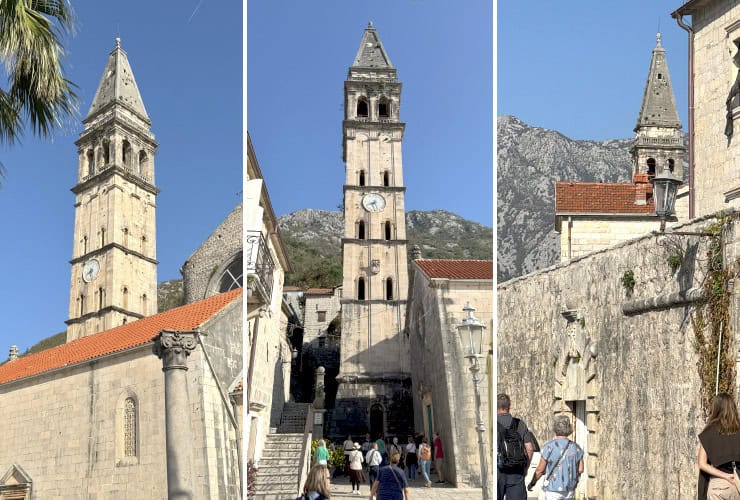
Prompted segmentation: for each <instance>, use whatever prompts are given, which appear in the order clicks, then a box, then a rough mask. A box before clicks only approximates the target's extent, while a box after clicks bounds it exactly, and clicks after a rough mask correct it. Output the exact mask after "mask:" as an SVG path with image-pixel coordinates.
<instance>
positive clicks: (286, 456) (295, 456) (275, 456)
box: [260, 450, 303, 465]
mask: <svg viewBox="0 0 740 500" xmlns="http://www.w3.org/2000/svg"><path fill="white" fill-rule="evenodd" d="M301 455H303V453H302V452H298V451H297V450H296V453H290V452H287V451H280V452H277V451H274V452H272V453H270V454H263V455H262V458H260V465H261V464H267V465H269V464H271V463H272V461H274V460H293V463H296V464H297V463H298V462H300V461H301Z"/></svg>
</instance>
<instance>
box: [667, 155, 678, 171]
mask: <svg viewBox="0 0 740 500" xmlns="http://www.w3.org/2000/svg"><path fill="white" fill-rule="evenodd" d="M674 168H676V162H675V161H674V160H673V158H668V170H670V171H671V172H673V169H674Z"/></svg>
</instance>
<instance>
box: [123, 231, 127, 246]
mask: <svg viewBox="0 0 740 500" xmlns="http://www.w3.org/2000/svg"><path fill="white" fill-rule="evenodd" d="M123 246H125V247H127V246H128V228H127V227H124V228H123Z"/></svg>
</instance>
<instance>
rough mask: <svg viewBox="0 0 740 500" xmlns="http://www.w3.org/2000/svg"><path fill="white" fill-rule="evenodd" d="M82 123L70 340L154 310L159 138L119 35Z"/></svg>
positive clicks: (155, 298) (128, 320)
mask: <svg viewBox="0 0 740 500" xmlns="http://www.w3.org/2000/svg"><path fill="white" fill-rule="evenodd" d="M82 123H83V125H84V130H83V131H82V133H81V134H80V137H79V139H78V140H77V142H75V145H76V146H77V148H78V149H77V153H78V166H77V185H76V186H75V187H73V188H72V192H73V193H74V194H75V205H74V206H75V226H74V243H73V246H72V260H71V261H70V263H71V264H72V278H71V286H70V296H69V319H68V320H67V321H66V323H67V342H70V341H72V340H75V339H78V338H80V337H85V336H87V335H92V334H94V333H97V332H100V331H104V330H108V329H110V328H114V327H116V326H120V325H122V324H124V323H127V322H131V321H135V320H137V319H139V318H142V317H144V316H149V315H151V314H155V313H156V312H157V260H156V232H155V218H154V215H155V208H156V203H155V199H156V196H157V193H159V190H158V189H157V188H156V187H155V186H154V154H155V151H156V149H157V142H156V141H155V140H154V134H152V133H151V131H150V127H151V121H150V120H149V116H148V115H147V112H146V109H145V108H144V103H143V101H142V100H141V95H140V94H139V89H138V87H137V86H136V80H134V75H133V73H132V71H131V66H130V64H129V62H128V57H127V56H126V53H125V52H124V51H123V49H121V43H120V39H116V46H115V48H114V49H113V51H112V52H111V53H110V56H109V58H108V64H107V65H106V67H105V71H104V72H103V77H102V78H101V80H100V85H99V86H98V90H97V92H96V93H95V97H94V98H93V102H92V105H91V106H90V110H89V111H88V113H87V117H86V118H85V119H84V120H83V122H82Z"/></svg>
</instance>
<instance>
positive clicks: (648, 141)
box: [635, 137, 683, 146]
mask: <svg viewBox="0 0 740 500" xmlns="http://www.w3.org/2000/svg"><path fill="white" fill-rule="evenodd" d="M635 142H636V143H637V144H638V145H639V144H645V145H650V146H652V145H662V146H673V145H676V146H680V145H682V144H683V139H682V138H680V137H638V138H637V140H636V141H635Z"/></svg>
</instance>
